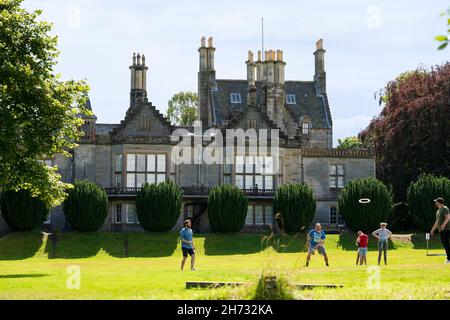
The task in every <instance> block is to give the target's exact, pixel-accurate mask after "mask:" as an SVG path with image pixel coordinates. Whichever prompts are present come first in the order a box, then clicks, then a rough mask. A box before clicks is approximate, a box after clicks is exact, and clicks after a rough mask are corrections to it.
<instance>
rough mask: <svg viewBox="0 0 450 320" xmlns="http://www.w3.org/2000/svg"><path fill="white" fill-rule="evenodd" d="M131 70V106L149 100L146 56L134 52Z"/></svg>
mask: <svg viewBox="0 0 450 320" xmlns="http://www.w3.org/2000/svg"><path fill="white" fill-rule="evenodd" d="M130 70H131V90H130V106H131V107H134V106H136V105H140V104H143V103H146V102H148V100H147V70H148V67H147V66H145V56H144V55H142V60H141V55H140V54H139V53H138V54H137V56H136V54H135V53H133V64H132V65H131V66H130Z"/></svg>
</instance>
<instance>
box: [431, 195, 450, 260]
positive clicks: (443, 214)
mask: <svg viewBox="0 0 450 320" xmlns="http://www.w3.org/2000/svg"><path fill="white" fill-rule="evenodd" d="M434 203H435V206H436V208H437V211H436V222H435V223H434V226H433V228H432V229H431V231H430V234H431V236H433V235H434V231H435V230H436V229H437V230H438V231H439V235H440V236H441V241H442V245H443V246H444V249H445V253H446V254H447V260H446V261H445V263H450V212H449V210H448V208H447V207H446V206H445V205H444V199H442V198H437V199H435V200H434Z"/></svg>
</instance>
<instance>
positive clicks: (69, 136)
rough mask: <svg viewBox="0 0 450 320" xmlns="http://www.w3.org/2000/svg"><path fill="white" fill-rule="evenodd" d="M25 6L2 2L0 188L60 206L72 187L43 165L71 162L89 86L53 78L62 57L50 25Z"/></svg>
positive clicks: (19, 1)
mask: <svg viewBox="0 0 450 320" xmlns="http://www.w3.org/2000/svg"><path fill="white" fill-rule="evenodd" d="M22 2H23V0H2V1H1V2H0V146H1V148H0V185H1V186H2V188H4V189H5V190H19V189H26V190H29V191H30V192H31V194H32V195H33V196H39V198H40V199H42V200H43V201H45V202H46V203H47V204H48V205H57V204H60V203H61V202H62V201H63V199H64V197H65V195H66V194H65V189H66V188H67V187H70V185H68V184H66V183H63V182H62V181H61V179H60V178H61V177H60V175H59V174H57V173H56V168H51V167H47V166H46V165H45V163H44V162H43V161H42V160H44V159H49V158H52V157H53V156H54V155H55V154H62V155H65V156H69V150H70V149H72V148H74V147H75V146H76V142H77V140H78V139H79V137H80V136H81V135H82V133H81V131H80V130H79V127H80V125H82V123H83V121H82V119H81V118H80V117H79V115H80V114H89V111H87V110H86V109H85V108H84V107H83V106H84V104H85V101H86V97H87V91H88V86H87V84H86V83H85V81H75V80H68V81H62V80H61V78H60V75H58V74H55V73H54V67H55V65H56V63H57V60H56V59H57V57H58V55H59V51H58V50H57V37H55V36H51V35H50V31H51V29H52V25H51V24H50V23H48V22H45V21H39V20H38V18H39V15H40V14H41V11H40V10H37V11H33V12H28V11H26V10H25V9H23V8H21V4H22Z"/></svg>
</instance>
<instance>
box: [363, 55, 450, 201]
mask: <svg viewBox="0 0 450 320" xmlns="http://www.w3.org/2000/svg"><path fill="white" fill-rule="evenodd" d="M449 92H450V63H445V64H443V65H440V66H436V67H433V68H431V69H430V70H426V69H417V70H415V71H411V72H407V73H404V74H402V75H400V76H399V77H398V78H397V79H395V80H393V81H391V82H389V83H388V84H387V86H386V88H385V89H384V90H382V91H381V95H380V96H381V99H380V103H382V104H384V108H383V110H382V111H381V113H380V115H379V116H378V117H377V118H375V119H374V120H372V122H371V123H370V125H369V126H368V128H367V129H366V130H364V131H363V132H362V133H361V134H360V136H361V138H362V140H363V143H364V144H366V145H367V146H370V147H372V148H373V150H374V152H375V161H376V172H377V177H378V178H379V179H380V180H382V181H383V182H384V183H385V184H387V185H389V184H390V185H392V186H393V190H394V194H395V198H396V201H406V190H407V188H408V186H409V184H410V183H411V181H415V180H416V179H417V177H418V176H419V175H420V174H421V173H431V174H435V175H442V176H450V164H449V160H450V130H449V122H450V95H449Z"/></svg>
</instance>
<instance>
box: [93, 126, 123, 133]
mask: <svg viewBox="0 0 450 320" xmlns="http://www.w3.org/2000/svg"><path fill="white" fill-rule="evenodd" d="M118 126H119V124H110V123H97V124H95V133H96V134H98V135H106V134H110V133H111V132H112V130H113V129H114V128H116V127H118Z"/></svg>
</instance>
